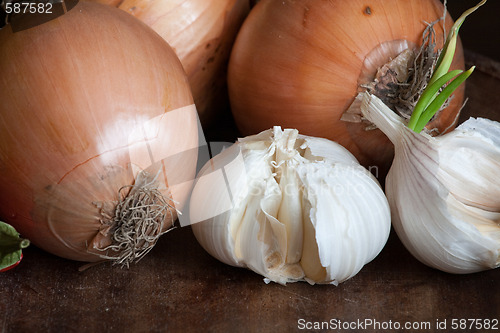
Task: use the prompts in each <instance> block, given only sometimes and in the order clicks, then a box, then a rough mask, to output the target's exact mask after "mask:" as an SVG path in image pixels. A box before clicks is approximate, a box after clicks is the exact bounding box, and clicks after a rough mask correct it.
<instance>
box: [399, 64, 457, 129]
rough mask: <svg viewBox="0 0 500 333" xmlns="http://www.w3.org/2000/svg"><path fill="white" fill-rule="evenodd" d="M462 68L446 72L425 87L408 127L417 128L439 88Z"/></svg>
mask: <svg viewBox="0 0 500 333" xmlns="http://www.w3.org/2000/svg"><path fill="white" fill-rule="evenodd" d="M461 73H462V71H461V70H458V69H456V70H454V71H451V72H449V73H446V74H444V75H443V76H441V77H440V78H439V79H438V80H436V82H434V83H432V84H431V85H429V86H428V87H427V88H425V90H424V92H423V93H422V95H421V96H420V98H419V99H418V102H417V105H415V108H414V109H413V112H412V114H411V118H410V121H409V122H408V127H409V128H410V129H412V130H415V126H416V125H417V123H418V122H419V119H420V118H421V117H422V113H423V112H424V110H426V109H428V106H429V104H431V102H432V101H433V100H434V99H435V98H436V95H437V93H438V92H439V89H441V87H442V86H443V85H444V84H445V83H446V82H448V81H450V80H451V79H452V78H454V77H455V76H457V75H459V74H461ZM437 111H438V110H435V112H434V113H436V112H437Z"/></svg>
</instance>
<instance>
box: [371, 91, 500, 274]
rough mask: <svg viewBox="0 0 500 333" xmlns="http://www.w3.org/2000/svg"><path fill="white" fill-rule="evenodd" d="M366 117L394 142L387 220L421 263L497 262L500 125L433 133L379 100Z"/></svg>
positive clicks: (465, 269) (459, 269) (452, 268)
mask: <svg viewBox="0 0 500 333" xmlns="http://www.w3.org/2000/svg"><path fill="white" fill-rule="evenodd" d="M362 109H363V114H364V116H365V117H366V118H367V119H368V120H370V121H372V122H373V123H375V124H376V125H377V126H378V128H380V129H381V130H382V131H383V132H384V133H385V134H386V135H387V136H388V137H389V139H390V140H391V141H392V142H393V143H394V146H395V158H394V161H393V164H392V167H391V169H390V171H389V174H388V175H387V178H386V187H385V190H386V194H387V197H388V200H389V204H390V207H391V212H392V223H393V226H394V229H395V230H396V232H397V234H398V236H399V238H400V239H401V241H402V242H403V244H404V245H405V246H406V248H407V249H408V250H409V251H410V252H411V253H412V254H413V255H414V256H415V257H416V258H417V259H418V260H420V261H421V262H422V263H424V264H426V265H428V266H431V267H434V268H436V269H439V270H442V271H445V272H450V273H472V272H477V271H482V270H486V269H491V268H495V267H498V266H499V265H500V256H499V254H500V177H499V171H500V124H499V123H497V122H494V121H491V120H487V119H481V118H478V119H475V118H471V119H469V120H467V121H466V122H464V123H463V124H462V125H460V126H459V127H458V128H457V129H455V130H454V131H452V132H450V133H448V134H445V135H443V136H438V137H431V136H429V135H427V134H426V133H423V132H422V133H416V132H414V131H412V130H410V129H409V128H408V127H407V126H406V125H405V124H404V123H403V120H402V119H401V118H400V117H399V116H397V115H396V114H395V113H394V112H393V111H391V110H390V109H389V108H388V107H387V106H386V105H384V104H383V103H382V102H381V101H380V100H379V99H378V98H377V97H375V96H371V95H368V94H365V95H364V97H363V107H362Z"/></svg>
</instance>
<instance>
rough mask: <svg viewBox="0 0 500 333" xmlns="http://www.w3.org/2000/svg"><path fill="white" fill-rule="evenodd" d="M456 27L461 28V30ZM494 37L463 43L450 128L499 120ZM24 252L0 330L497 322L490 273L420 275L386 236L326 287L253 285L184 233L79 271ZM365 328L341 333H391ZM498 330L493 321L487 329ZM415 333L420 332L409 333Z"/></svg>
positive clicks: (6, 284) (0, 287)
mask: <svg viewBox="0 0 500 333" xmlns="http://www.w3.org/2000/svg"><path fill="white" fill-rule="evenodd" d="M493 1H497V0H493ZM449 2H451V3H454V2H455V3H467V2H470V1H463V2H462V1H453V0H450V1H449ZM474 2H475V1H474ZM490 2H492V1H491V0H490ZM496 4H497V5H498V2H497V3H496ZM492 7H494V6H492ZM492 12H493V11H492ZM492 14H493V13H492ZM494 14H498V11H496V13H494ZM483 15H485V16H488V15H489V14H488V15H487V14H483ZM471 21H472V20H471ZM480 24H483V23H482V22H481V23H480ZM495 24H496V27H498V23H495ZM471 25H472V24H469V23H467V26H471ZM467 29H472V28H467ZM467 29H465V25H464V30H463V31H464V34H465V31H467ZM497 33H498V31H495V33H491V32H490V33H486V32H484V34H483V33H481V34H480V35H479V36H478V35H476V37H474V38H475V39H476V42H479V44H481V40H480V36H482V35H485V36H492V37H491V39H489V41H488V44H486V45H489V46H487V47H485V46H481V45H479V46H477V45H475V44H472V42H468V40H469V37H467V39H464V45H465V46H466V48H468V49H469V50H473V51H474V52H471V51H468V52H467V59H468V61H469V62H471V61H473V62H474V63H475V64H476V65H478V69H477V70H476V72H474V74H473V75H472V76H471V78H470V79H469V80H468V84H467V87H466V94H467V96H468V97H469V102H468V103H467V105H466V107H465V109H464V111H463V113H462V117H461V120H462V121H463V120H464V119H466V118H467V117H469V116H470V115H476V116H484V117H489V118H491V119H495V120H499V121H500V93H499V89H498V87H499V86H500V64H499V63H498V62H496V61H498V60H500V56H499V48H498V45H499V43H498V42H496V43H492V40H493V41H495V40H497V41H498V36H496V35H497ZM493 35H495V36H493ZM470 38H472V37H470ZM474 38H472V40H473V41H474ZM485 38H486V37H485ZM495 38H496V39H495ZM483 39H484V38H483ZM485 43H486V42H485ZM469 46H470V47H469ZM478 53H479V54H481V55H478ZM485 55H486V56H487V58H483V56H485ZM495 60H496V61H495ZM218 126H221V128H222V127H227V126H229V129H227V128H226V129H225V130H223V131H220V128H217V127H215V128H212V129H209V130H208V131H207V133H206V134H207V137H208V138H207V139H209V140H214V141H217V140H234V139H235V137H236V136H237V131H236V130H235V129H234V124H232V121H231V118H230V117H229V116H228V115H226V116H225V117H223V119H221V122H220V123H219V125H218ZM222 133H224V134H222ZM24 257H25V258H24V259H23V262H22V263H21V264H20V265H19V266H18V267H16V268H15V269H13V270H11V271H8V272H6V273H0V332H2V333H11V332H12V333H18V332H181V331H182V332H199V331H204V332H289V331H297V330H298V328H299V326H298V323H299V320H301V319H302V320H305V321H308V322H313V321H330V320H341V321H342V322H350V321H358V320H360V321H364V320H365V319H368V320H376V321H378V322H379V323H382V322H384V323H386V324H387V323H389V322H392V323H393V324H394V323H395V322H398V323H401V324H404V323H405V322H411V323H421V324H422V325H426V323H429V324H430V325H431V326H432V330H430V331H431V332H434V331H437V330H436V329H435V328H436V322H437V321H440V322H442V321H444V320H446V325H447V328H448V330H446V331H448V332H459V331H461V332H466V331H467V332H487V331H486V330H455V331H452V330H451V322H452V320H453V319H483V320H484V319H497V320H500V270H498V269H497V270H491V271H485V272H481V273H475V274H470V275H452V274H447V273H443V272H440V271H437V270H434V269H431V268H428V267H426V266H424V265H422V264H421V263H419V262H418V261H417V260H415V259H414V258H413V257H412V256H411V255H410V254H409V253H408V252H407V251H406V249H405V248H404V247H403V246H402V245H401V243H400V242H399V240H398V239H397V237H396V236H395V234H391V237H390V238H389V241H388V243H387V245H386V247H385V248H384V250H383V251H382V253H381V254H380V255H379V256H378V257H377V258H376V259H375V260H374V261H372V262H371V263H369V264H368V265H366V266H365V267H364V269H363V270H361V272H360V273H359V274H358V275H356V276H355V277H353V278H352V279H350V280H348V281H346V282H344V283H343V284H340V285H339V286H338V287H335V286H330V285H325V286H323V285H316V286H311V285H309V284H307V283H294V284H289V285H287V286H282V285H278V284H273V283H271V284H265V283H264V282H263V279H262V277H260V276H258V275H257V274H254V273H253V272H251V271H248V270H245V269H241V268H234V267H230V266H227V265H224V264H222V263H220V262H218V261H217V260H215V259H213V258H212V257H210V256H209V255H208V254H207V253H206V252H205V251H204V250H203V249H202V248H201V247H200V246H199V245H198V243H197V242H196V240H195V239H194V237H193V235H192V232H191V230H190V228H189V227H186V228H181V229H177V230H174V231H172V232H170V233H168V234H166V235H165V236H164V237H163V238H161V239H160V241H159V243H158V244H157V246H156V247H155V248H154V249H153V250H152V251H151V252H150V253H149V254H148V256H146V257H145V258H144V259H143V260H142V261H141V262H139V263H137V264H135V265H133V266H131V267H130V268H129V269H121V268H119V267H117V266H112V265H110V264H102V265H98V266H95V267H92V268H91V269H88V270H86V271H83V272H79V270H78V269H79V267H80V266H81V265H82V264H81V263H79V262H74V261H69V260H65V259H61V258H58V257H55V256H53V255H50V254H48V253H46V252H43V251H41V250H39V249H37V248H36V247H35V246H30V247H29V248H28V249H26V250H25V252H24ZM499 325H500V324H499ZM371 328H373V327H367V328H366V329H365V330H342V332H344V331H345V332H356V331H362V332H373V331H380V332H398V330H388V329H381V330H373V329H371ZM499 330H500V327H498V326H497V330H493V332H494V331H497V332H498V331H499ZM418 331H422V332H423V331H424V330H414V332H418ZM441 331H445V330H441ZM427 332H429V331H427Z"/></svg>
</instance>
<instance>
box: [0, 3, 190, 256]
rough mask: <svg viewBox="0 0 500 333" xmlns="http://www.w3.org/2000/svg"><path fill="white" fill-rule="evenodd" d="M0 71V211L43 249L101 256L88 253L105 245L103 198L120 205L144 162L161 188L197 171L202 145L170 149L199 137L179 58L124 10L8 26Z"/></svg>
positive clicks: (86, 7) (98, 9) (88, 7)
mask: <svg viewBox="0 0 500 333" xmlns="http://www.w3.org/2000/svg"><path fill="white" fill-rule="evenodd" d="M0 72H1V73H2V75H1V76H0V100H1V101H2V102H1V104H0V169H1V172H0V202H1V206H0V215H1V217H2V218H4V219H5V221H7V222H8V223H10V224H12V225H13V226H14V227H15V228H16V229H17V230H18V231H19V232H20V233H21V234H23V236H25V237H27V238H29V239H30V240H31V241H32V242H33V243H34V244H35V245H37V246H38V247H40V248H42V249H44V250H46V251H48V252H51V253H53V254H56V255H58V256H61V257H65V258H69V259H74V260H80V261H89V262H91V261H98V260H102V259H101V258H100V256H99V253H97V254H96V253H95V252H96V251H93V252H94V253H91V252H89V251H90V250H92V249H90V248H91V246H92V245H96V246H105V245H106V243H107V242H108V241H109V230H108V229H106V228H104V227H103V226H102V225H101V222H100V220H101V219H102V218H103V216H102V215H101V211H100V209H98V207H97V205H98V204H99V203H105V204H106V205H108V206H109V205H111V206H113V205H114V204H116V201H117V200H118V191H119V190H120V188H121V187H123V186H127V185H131V184H134V177H135V176H136V175H137V173H138V171H139V170H141V169H142V170H145V171H147V172H149V173H150V174H152V175H155V174H157V173H158V172H159V171H163V173H161V175H160V177H159V183H160V184H163V187H168V186H169V183H171V182H174V178H175V177H181V178H183V179H186V180H187V179H188V177H193V176H194V174H195V169H196V160H197V157H196V156H197V154H196V149H193V151H194V152H195V153H194V154H192V153H186V154H178V155H175V154H177V153H179V152H182V151H183V150H188V149H191V148H192V147H197V143H198V120H197V116H196V111H195V108H194V106H193V98H192V95H191V92H190V88H189V83H188V81H187V78H186V76H185V73H184V71H183V69H182V65H181V63H180V61H179V60H178V58H177V56H176V55H175V53H174V52H173V50H172V49H171V48H170V47H169V46H168V44H167V43H166V42H165V41H164V40H163V39H162V38H161V37H160V36H158V35H157V34H156V33H155V32H154V31H152V30H151V29H150V28H149V27H147V26H146V25H145V24H144V23H142V22H140V21H139V20H136V19H135V18H133V17H132V16H130V15H128V14H126V13H125V12H123V11H120V10H118V9H116V8H111V7H108V6H104V5H100V4H92V3H86V2H80V3H79V4H78V5H77V6H75V7H74V8H73V9H72V10H70V11H69V12H67V13H66V14H64V15H62V16H60V17H58V18H57V19H54V20H52V21H49V22H47V23H45V24H42V25H39V26H36V27H33V28H31V29H28V30H24V31H20V32H16V33H12V30H11V27H10V26H6V27H5V28H4V29H2V30H1V31H0ZM179 110H181V111H183V110H184V111H185V112H183V113H182V117H177V120H179V119H180V120H179V121H175V120H176V117H173V118H172V115H175V114H176V112H177V111H179ZM170 120H174V121H170ZM173 155H175V156H176V159H177V160H176V161H174V160H175V158H170V159H168V158H166V157H169V156H173ZM175 163H179V164H180V165H182V167H181V168H177V169H175V170H174V168H173V166H175ZM167 169H168V170H167ZM165 171H167V173H168V176H167V175H166V173H165ZM176 172H177V174H175V173H176ZM174 174H175V175H174ZM171 176H172V177H171ZM187 192H188V191H187V190H186V191H185V192H184V193H181V192H179V193H178V197H179V198H181V199H182V198H185V197H187V194H188V193H187ZM162 195H164V196H165V197H168V196H169V194H168V193H167V191H166V190H163V192H162ZM174 218H175V212H174ZM172 223H173V221H172V219H170V220H167V221H165V226H164V227H166V228H168V227H170V226H171V224H172ZM98 235H99V237H96V236H98Z"/></svg>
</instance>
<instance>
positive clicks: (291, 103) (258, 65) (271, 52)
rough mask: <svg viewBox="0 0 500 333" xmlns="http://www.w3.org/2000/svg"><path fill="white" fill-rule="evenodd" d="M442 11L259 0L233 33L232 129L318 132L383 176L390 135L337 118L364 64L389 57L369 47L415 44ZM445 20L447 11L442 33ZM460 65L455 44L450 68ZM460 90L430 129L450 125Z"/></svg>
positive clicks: (384, 0)
mask: <svg viewBox="0 0 500 333" xmlns="http://www.w3.org/2000/svg"><path fill="white" fill-rule="evenodd" d="M443 12H444V8H443V5H442V4H441V3H440V2H439V1H438V0H404V1H402V0H371V1H362V0H350V1H343V0H330V1H322V0H303V1H294V0H284V1H273V0H262V1H259V2H258V3H257V5H256V6H255V7H254V8H253V9H252V11H251V13H250V15H249V16H248V18H247V20H246V21H245V22H244V24H243V26H242V28H241V30H240V32H239V34H238V37H237V39H236V42H235V45H234V47H233V50H232V54H231V58H230V63H229V70H228V86H229V96H230V102H231V110H232V113H233V115H234V118H235V121H236V124H237V126H238V129H239V130H240V132H241V133H242V135H250V134H253V133H258V132H260V131H262V130H265V129H267V128H270V127H272V126H276V125H278V126H282V127H283V128H296V129H298V130H299V131H300V132H301V133H303V134H305V135H311V136H319V137H325V138H328V139H330V140H333V141H336V142H338V143H340V144H341V145H343V146H344V147H346V148H347V149H348V150H350V151H351V152H352V153H353V154H354V155H355V156H356V158H357V159H358V160H359V161H360V163H361V164H362V165H364V166H365V167H370V168H371V167H374V166H376V167H377V168H378V170H377V171H378V172H377V173H378V175H379V176H380V177H383V175H384V174H385V173H386V171H387V170H388V167H389V165H390V163H391V161H392V157H393V153H394V152H393V146H392V144H391V143H390V141H389V140H388V139H387V138H386V137H385V136H384V134H383V133H382V132H381V131H379V130H372V131H366V130H365V127H366V124H364V123H350V122H345V121H341V120H340V118H341V116H342V114H343V113H344V111H346V109H347V108H348V107H349V105H350V104H351V103H352V102H353V100H354V98H355V96H356V94H357V92H358V85H359V82H358V80H359V79H360V77H363V76H366V73H363V71H364V70H365V69H366V68H367V66H366V64H367V63H375V64H377V66H375V67H378V66H382V65H383V64H384V63H386V62H387V61H388V59H377V58H376V57H377V54H378V53H377V52H372V51H373V50H374V49H376V48H377V47H379V45H380V44H382V43H385V42H389V41H398V40H406V41H407V43H408V44H410V45H420V44H421V41H422V33H423V30H424V29H425V27H426V24H425V23H424V22H433V21H435V20H437V19H438V18H439V17H441V16H442V15H443ZM452 24H453V22H452V19H451V18H450V17H449V15H447V17H446V26H447V31H449V29H450V27H451V26H452ZM434 28H435V31H436V35H437V45H438V46H439V45H442V41H443V33H442V25H441V24H436V25H435V26H434ZM396 55H397V53H396V54H393V55H392V57H395V56H396ZM368 56H370V57H375V58H373V59H372V58H370V59H368V58H367V57H368ZM368 67H370V66H368ZM463 67H464V57H463V50H462V46H461V43H460V42H459V44H458V47H457V52H456V55H455V59H454V62H453V64H452V69H455V68H463ZM374 74H375V73H372V75H373V76H374ZM463 95H464V87H463V86H462V87H460V88H459V89H458V90H457V91H456V92H455V97H454V98H453V100H452V101H451V103H450V105H449V107H448V108H447V109H445V110H443V111H442V112H441V113H440V114H439V116H438V117H437V118H436V119H435V120H434V121H433V123H432V124H430V128H434V127H437V129H438V130H439V131H440V132H443V131H444V130H445V129H447V128H449V127H450V126H451V127H450V129H451V128H452V124H453V123H454V121H455V118H456V115H457V113H458V111H459V109H460V108H461V106H462V102H463Z"/></svg>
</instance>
